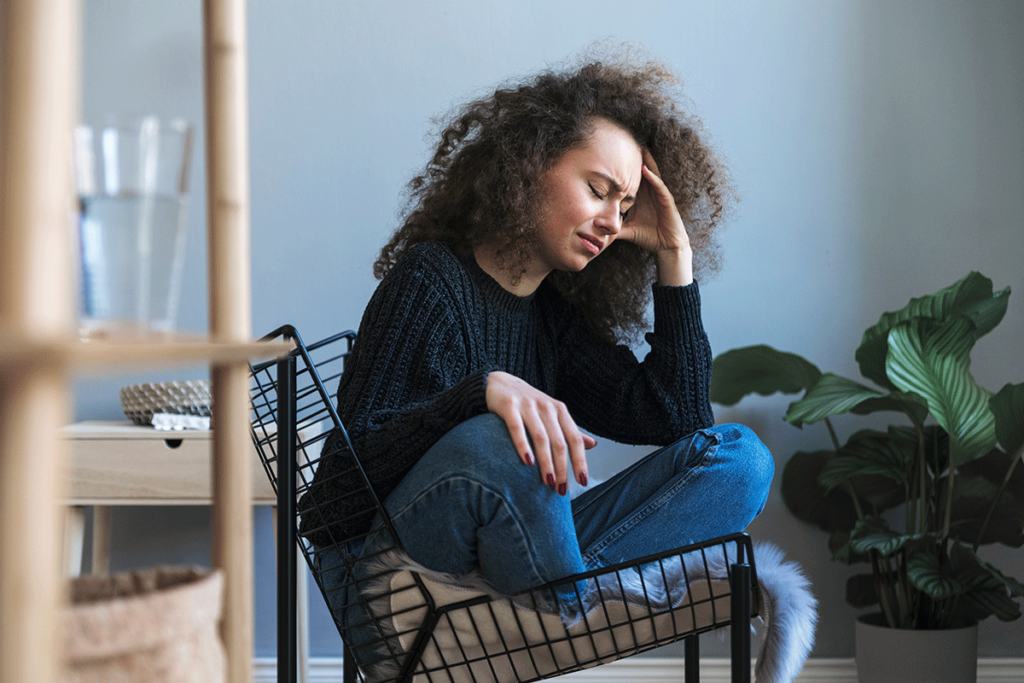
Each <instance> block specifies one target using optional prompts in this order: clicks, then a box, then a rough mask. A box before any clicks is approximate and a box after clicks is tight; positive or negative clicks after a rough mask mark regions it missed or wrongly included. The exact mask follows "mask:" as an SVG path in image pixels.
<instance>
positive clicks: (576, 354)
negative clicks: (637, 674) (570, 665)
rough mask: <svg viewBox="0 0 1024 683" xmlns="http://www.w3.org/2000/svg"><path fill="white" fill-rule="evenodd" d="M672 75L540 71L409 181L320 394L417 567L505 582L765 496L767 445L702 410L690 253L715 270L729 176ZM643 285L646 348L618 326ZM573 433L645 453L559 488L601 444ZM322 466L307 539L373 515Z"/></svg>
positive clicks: (464, 117) (341, 533)
mask: <svg viewBox="0 0 1024 683" xmlns="http://www.w3.org/2000/svg"><path fill="white" fill-rule="evenodd" d="M672 83H673V80H672V77H671V74H670V73H669V72H668V71H667V70H666V69H665V68H663V67H661V66H658V65H644V66H641V67H636V66H630V65H625V66H623V65H614V64H603V63H591V64H587V65H586V66H584V67H582V68H580V69H576V70H569V71H566V72H561V73H555V72H545V73H542V74H540V75H539V76H536V77H534V78H532V79H530V80H528V81H525V82H523V83H521V84H519V85H516V86H513V87H509V88H504V89H501V90H498V91H497V92H495V93H494V94H493V95H492V96H490V97H487V98H484V99H481V100H478V101H476V102H472V103H470V104H469V105H467V106H466V107H465V108H464V109H463V110H462V111H461V112H460V113H459V115H458V116H457V117H456V118H455V119H454V120H453V121H452V122H451V123H450V125H449V126H448V127H447V128H446V129H445V130H444V131H443V133H442V135H441V140H440V143H439V144H438V146H437V149H436V152H435V154H434V156H433V159H432V160H431V162H430V163H429V164H428V166H427V168H426V170H425V171H424V173H423V174H421V175H420V176H418V177H417V178H415V179H414V180H413V181H412V183H411V185H410V188H411V193H410V194H411V196H410V208H409V211H408V213H407V217H406V219H405V222H404V224H403V225H402V226H401V228H400V229H399V230H398V231H397V232H396V233H395V234H394V236H393V237H392V238H391V240H390V242H388V244H387V245H386V246H385V247H384V249H383V251H382V252H381V255H380V258H379V260H378V261H377V263H376V264H375V273H376V274H377V275H378V277H381V278H382V282H381V284H380V285H379V287H378V289H377V291H376V292H375V294H374V295H373V297H372V299H371V301H370V303H369V305H368V306H367V308H366V312H365V314H364V317H363V320H362V323H361V325H360V328H359V334H358V337H357V340H356V343H355V347H354V349H353V350H352V353H351V355H350V357H349V359H348V362H347V368H346V371H345V374H344V376H343V377H342V379H341V383H340V387H339V389H338V406H339V411H340V415H341V418H342V421H343V422H344V423H345V425H346V427H347V428H348V433H349V436H350V437H351V439H352V442H353V445H354V447H355V450H356V452H357V453H358V454H359V455H360V457H361V460H362V463H363V466H364V468H365V469H366V471H367V475H368V476H369V478H370V480H371V481H372V482H373V484H374V488H375V492H376V494H377V496H378V498H380V499H382V500H384V501H385V507H386V508H387V509H388V512H389V514H390V515H391V518H392V522H393V524H394V527H395V529H396V531H397V533H398V535H399V537H400V538H401V540H402V542H403V545H404V547H405V549H406V551H407V552H408V554H409V555H410V556H411V557H412V559H414V560H416V561H417V562H419V563H420V564H422V565H425V566H426V567H428V568H430V569H433V570H436V571H440V572H447V573H451V574H465V573H467V572H469V571H471V570H474V569H479V571H480V572H481V574H482V575H483V577H484V578H485V579H487V580H488V581H489V582H490V583H491V584H492V585H493V586H494V588H495V589H496V590H498V591H500V592H503V593H515V592H518V591H522V590H524V589H526V588H529V587H531V586H536V585H539V584H542V583H546V582H549V581H554V580H556V579H560V578H563V577H565V576H568V575H570V574H574V573H578V572H582V571H585V570H588V569H594V568H597V567H601V566H607V565H609V564H613V563H617V562H622V561H625V560H630V559H634V558H637V557H641V556H644V555H647V554H651V553H655V552H658V551H662V550H667V549H671V548H674V547H678V546H682V545H685V544H688V543H691V542H696V541H699V540H703V539H706V538H711V537H714V536H719V535H722V534H726V533H730V532H734V531H739V530H742V529H743V528H744V527H745V526H746V525H747V524H748V523H749V522H750V521H751V520H752V519H753V518H754V517H755V516H756V515H757V514H758V513H759V512H760V511H761V509H762V508H763V506H764V503H765V500H766V498H767V495H768V487H769V484H770V482H771V477H772V473H773V463H772V458H771V455H770V454H769V453H768V452H767V450H766V449H765V447H764V446H763V445H762V444H761V442H760V441H759V440H758V439H757V437H756V436H755V435H754V434H753V433H752V432H751V431H750V430H748V429H746V428H744V427H741V426H739V425H724V426H718V427H714V426H712V425H713V415H712V411H711V406H710V402H709V399H708V382H709V378H710V373H711V350H710V347H709V345H708V341H707V338H706V335H705V333H704V328H703V325H702V322H701V315H700V294H699V290H698V285H697V283H696V281H694V279H693V270H694V263H695V261H696V262H697V263H698V264H699V265H700V266H701V267H703V268H704V269H707V270H710V269H713V267H714V265H715V262H714V248H713V241H712V234H713V232H714V230H715V228H716V227H717V225H718V223H719V220H720V219H721V216H722V211H723V205H724V203H725V198H726V197H727V194H728V193H727V187H726V186H725V185H724V176H723V173H722V171H721V169H720V168H719V166H718V164H717V162H716V161H715V159H714V157H713V155H712V154H711V151H710V149H709V148H708V146H707V145H706V144H705V142H704V141H703V140H702V139H701V136H700V134H699V132H698V130H697V129H696V128H695V126H694V125H693V124H692V123H691V122H690V121H689V120H688V119H687V118H686V117H685V116H683V115H682V114H681V113H680V112H679V111H677V108H676V105H675V103H674V101H673V98H672V96H671V94H672V92H671V91H672ZM652 297H653V303H654V325H653V330H652V331H651V332H650V333H649V334H648V335H647V337H646V339H647V342H648V343H649V345H650V352H649V353H648V354H647V356H646V358H645V359H644V360H643V361H642V362H641V361H638V360H637V358H636V357H635V356H634V354H633V353H632V351H630V349H629V348H628V347H627V346H625V345H624V342H626V341H629V340H630V339H631V338H633V337H634V336H635V335H636V333H637V332H638V331H640V330H642V329H644V328H645V327H646V325H645V320H644V318H645V312H646V310H647V307H648V303H649V302H650V300H651V298H652ZM581 428H582V429H586V430H587V431H588V432H590V433H592V434H595V435H597V436H598V437H602V438H608V439H612V440H615V441H620V442H624V443H631V444H650V445H656V446H661V447H662V448H660V449H659V450H657V451H655V452H654V453H652V454H651V455H649V456H647V457H646V458H644V459H643V460H641V461H640V462H638V463H636V464H634V465H633V466H631V467H629V468H628V469H626V470H624V471H623V472H620V473H619V474H617V475H616V476H614V477H613V478H611V479H610V480H608V481H606V482H604V483H602V484H600V485H596V486H593V487H590V488H589V489H588V490H587V491H586V492H585V493H583V494H582V495H580V496H578V497H576V498H575V499H573V500H569V497H568V496H567V495H566V493H567V490H568V483H569V480H570V478H572V479H575V480H576V481H577V482H579V483H580V484H582V485H583V486H586V485H587V483H588V479H589V474H588V467H587V457H586V451H587V449H589V448H591V447H593V446H594V445H595V444H596V441H595V440H594V438H592V437H591V436H589V435H588V434H587V433H585V432H584V431H582V429H581ZM340 467H341V464H340V463H338V462H336V461H335V460H332V459H330V458H327V459H325V461H324V462H323V463H322V464H321V466H320V470H319V472H318V474H317V481H316V482H315V483H314V486H313V489H312V492H311V494H310V496H309V497H307V499H306V500H304V501H303V503H302V504H301V505H302V506H304V509H308V508H309V507H310V506H311V505H312V501H311V500H310V497H312V498H316V499H317V500H319V501H334V502H333V503H331V504H330V505H329V506H327V507H325V506H323V505H321V511H322V512H323V513H325V516H326V517H327V520H328V522H329V524H328V527H329V530H330V533H326V532H325V530H324V529H323V528H320V529H313V528H305V529H304V530H303V531H304V533H305V534H306V535H307V536H308V537H309V538H310V539H311V540H312V541H313V542H314V544H316V545H318V546H327V545H329V544H330V538H331V537H333V539H335V540H338V541H343V540H345V539H346V538H351V537H353V536H354V535H358V534H361V533H364V532H365V531H366V529H367V528H368V527H369V525H370V523H371V520H370V519H367V518H365V517H362V518H360V517H358V516H357V517H356V518H353V517H352V516H351V514H352V512H353V511H354V510H357V509H358V508H359V506H360V505H361V501H359V500H353V499H352V498H346V497H345V495H344V494H345V486H346V484H345V481H344V480H340V479H336V478H334V476H333V475H334V474H336V473H337V471H338V469H339V468H340ZM352 545H354V544H349V546H350V547H348V549H347V552H351V553H354V554H355V555H356V556H358V555H359V553H360V551H361V548H360V547H358V545H357V544H356V545H357V547H354V548H353V547H351V546H352ZM325 552H329V551H325ZM349 599H351V596H349ZM340 602H341V603H344V602H345V599H344V598H342V599H340Z"/></svg>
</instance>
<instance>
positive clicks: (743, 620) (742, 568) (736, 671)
mask: <svg viewBox="0 0 1024 683" xmlns="http://www.w3.org/2000/svg"><path fill="white" fill-rule="evenodd" d="M730 588H731V591H732V597H731V600H730V603H731V607H732V613H731V615H730V617H731V621H732V625H731V633H730V636H731V640H732V683H750V590H751V585H750V565H748V564H734V565H733V566H732V585H731V587H730Z"/></svg>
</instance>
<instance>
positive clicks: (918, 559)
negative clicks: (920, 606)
mask: <svg viewBox="0 0 1024 683" xmlns="http://www.w3.org/2000/svg"><path fill="white" fill-rule="evenodd" d="M907 578H908V579H910V583H911V585H913V586H914V588H916V589H918V590H919V591H921V592H922V593H924V594H925V595H927V596H928V597H930V598H931V599H932V600H942V599H944V598H951V597H953V596H954V595H959V594H960V593H963V592H964V586H963V584H961V583H960V581H958V580H957V578H956V577H955V576H953V574H952V572H951V571H950V569H949V565H948V564H947V565H946V566H942V565H940V564H939V558H938V557H936V556H935V555H934V554H933V553H928V552H917V553H913V554H912V555H911V556H910V557H908V558H907Z"/></svg>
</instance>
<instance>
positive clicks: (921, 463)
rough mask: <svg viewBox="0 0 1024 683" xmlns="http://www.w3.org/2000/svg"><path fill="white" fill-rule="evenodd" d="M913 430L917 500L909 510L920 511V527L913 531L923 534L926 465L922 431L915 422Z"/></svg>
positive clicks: (925, 505)
mask: <svg viewBox="0 0 1024 683" xmlns="http://www.w3.org/2000/svg"><path fill="white" fill-rule="evenodd" d="M914 429H915V430H916V431H917V463H916V464H917V485H918V498H917V500H916V501H913V502H914V503H915V505H914V506H912V507H911V510H912V511H914V510H917V509H918V507H919V508H920V510H919V514H920V517H919V519H920V526H918V527H917V528H916V529H915V531H916V532H917V533H922V532H924V529H925V527H926V526H927V524H928V522H927V518H928V498H927V492H926V488H927V477H928V463H927V462H925V453H924V429H923V428H922V427H921V425H920V424H918V423H917V422H914ZM915 521H917V520H915Z"/></svg>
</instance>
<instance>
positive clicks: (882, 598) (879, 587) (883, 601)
mask: <svg viewBox="0 0 1024 683" xmlns="http://www.w3.org/2000/svg"><path fill="white" fill-rule="evenodd" d="M868 554H869V555H870V557H871V571H872V573H873V574H874V576H875V592H876V593H878V605H879V606H880V607H881V608H882V614H883V615H884V616H885V621H886V623H888V624H889V627H890V628H899V624H897V623H896V618H895V617H894V616H893V613H892V603H891V602H890V599H891V598H890V595H889V590H888V588H889V586H888V582H887V581H886V580H885V579H884V578H883V577H884V576H885V575H884V573H883V569H882V565H881V556H880V555H879V554H878V551H877V550H872V551H870V552H869V553H868Z"/></svg>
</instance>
